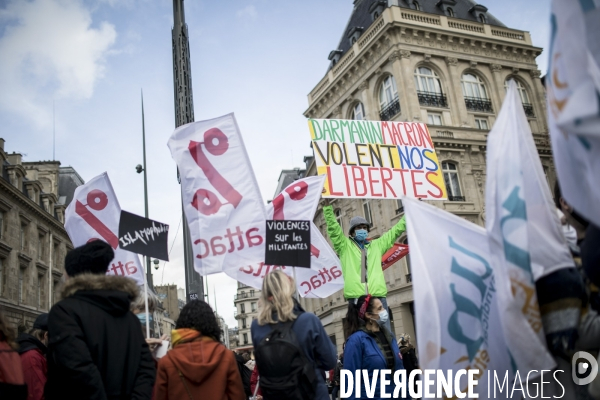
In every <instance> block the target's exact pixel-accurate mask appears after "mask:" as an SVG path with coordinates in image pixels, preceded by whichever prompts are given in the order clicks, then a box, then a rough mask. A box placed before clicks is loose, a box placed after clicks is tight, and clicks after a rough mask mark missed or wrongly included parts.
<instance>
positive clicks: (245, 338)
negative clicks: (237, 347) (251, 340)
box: [244, 333, 248, 344]
mask: <svg viewBox="0 0 600 400" xmlns="http://www.w3.org/2000/svg"><path fill="white" fill-rule="evenodd" d="M244 344H248V334H247V333H244Z"/></svg>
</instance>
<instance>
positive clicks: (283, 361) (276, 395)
mask: <svg viewBox="0 0 600 400" xmlns="http://www.w3.org/2000/svg"><path fill="white" fill-rule="evenodd" d="M296 320H297V319H296ZM294 322H296V321H289V322H285V323H278V324H271V325H270V326H271V332H269V334H268V335H267V336H266V337H265V338H264V339H263V340H262V341H261V342H260V343H259V344H258V346H256V349H255V350H254V357H255V358H256V367H257V368H258V372H259V374H260V387H261V390H262V394H263V398H264V399H265V400H281V399H285V400H312V399H314V398H315V394H316V392H317V374H316V372H315V367H314V365H313V364H312V363H311V362H310V361H309V360H308V359H307V358H306V356H305V355H304V353H303V352H302V349H301V348H300V345H299V343H298V339H297V338H296V334H295V333H294V331H293V330H292V327H293V326H294Z"/></svg>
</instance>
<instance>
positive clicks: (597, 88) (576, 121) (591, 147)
mask: <svg viewBox="0 0 600 400" xmlns="http://www.w3.org/2000/svg"><path fill="white" fill-rule="evenodd" d="M551 27H552V31H551V37H550V60H549V62H548V74H547V76H546V88H547V101H548V125H549V130H550V137H551V140H552V153H553V155H554V160H555V162H556V171H557V173H558V180H559V182H560V186H561V190H562V196H563V197H564V198H565V200H566V201H567V202H568V203H569V204H570V205H571V206H573V208H575V210H577V211H578V212H579V213H581V214H582V215H583V216H584V217H586V218H588V219H589V220H590V221H592V222H594V223H595V224H596V225H598V226H600V207H598V204H600V184H598V182H599V181H598V177H599V176H600V67H599V66H600V46H598V38H599V37H600V2H598V1H592V0H589V1H570V0H554V1H553V2H552V16H551Z"/></svg>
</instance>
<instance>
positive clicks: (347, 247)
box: [323, 199, 406, 332]
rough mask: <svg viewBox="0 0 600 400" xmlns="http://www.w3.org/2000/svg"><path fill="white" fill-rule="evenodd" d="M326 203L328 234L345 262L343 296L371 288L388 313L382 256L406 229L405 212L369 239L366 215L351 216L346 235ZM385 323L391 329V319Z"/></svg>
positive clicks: (350, 298) (348, 297)
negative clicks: (385, 230)
mask: <svg viewBox="0 0 600 400" xmlns="http://www.w3.org/2000/svg"><path fill="white" fill-rule="evenodd" d="M325 204H326V205H325V207H323V215H324V217H325V222H326V223H327V234H328V235H329V239H331V242H332V243H333V249H334V250H335V252H336V253H337V255H338V257H339V258H340V261H341V262H342V274H343V276H344V297H345V298H346V300H348V301H355V299H358V298H359V297H360V296H362V295H364V294H366V293H367V292H368V293H370V294H371V295H372V296H375V297H378V298H379V299H380V300H381V302H382V303H383V307H384V308H385V309H386V310H387V312H388V315H389V308H388V305H387V300H386V296H387V286H386V284H385V278H384V276H383V269H382V268H381V258H382V257H383V255H384V254H385V252H386V251H388V250H389V249H391V248H392V246H393V245H394V242H395V241H396V239H398V238H399V237H400V235H402V233H403V232H405V231H406V220H405V219H404V216H403V217H402V218H401V219H400V221H398V223H397V224H396V225H394V226H393V227H392V228H391V229H390V230H389V231H387V232H386V233H384V234H383V235H381V237H379V238H377V239H375V240H369V239H367V235H368V232H369V229H370V227H371V225H370V224H369V222H368V221H367V220H366V219H364V218H363V217H358V216H357V217H353V218H352V219H351V220H350V229H349V231H348V234H349V236H346V235H345V234H344V231H342V227H341V226H340V224H339V223H338V222H337V220H336V218H335V214H334V213H333V207H332V206H330V205H329V200H328V199H326V200H325ZM365 266H366V268H365ZM363 282H364V283H363ZM385 327H386V328H387V329H388V331H389V332H392V329H391V324H390V321H389V319H388V320H387V322H386V323H385Z"/></svg>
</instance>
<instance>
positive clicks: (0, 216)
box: [0, 211, 4, 239]
mask: <svg viewBox="0 0 600 400" xmlns="http://www.w3.org/2000/svg"><path fill="white" fill-rule="evenodd" d="M3 237H4V213H3V212H2V211H0V239H2V238H3Z"/></svg>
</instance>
